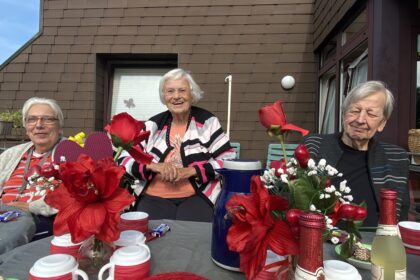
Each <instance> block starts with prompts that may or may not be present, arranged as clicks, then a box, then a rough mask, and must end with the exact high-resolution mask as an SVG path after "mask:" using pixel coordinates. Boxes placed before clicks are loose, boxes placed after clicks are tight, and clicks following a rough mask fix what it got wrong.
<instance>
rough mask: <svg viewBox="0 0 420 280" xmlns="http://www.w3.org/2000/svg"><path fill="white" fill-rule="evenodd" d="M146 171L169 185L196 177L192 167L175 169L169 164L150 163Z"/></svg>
mask: <svg viewBox="0 0 420 280" xmlns="http://www.w3.org/2000/svg"><path fill="white" fill-rule="evenodd" d="M146 169H147V170H150V171H152V172H155V173H157V174H158V176H160V178H161V180H162V181H164V182H171V183H176V182H179V181H180V180H183V179H188V178H189V177H192V176H196V175H197V173H196V171H195V168H194V167H177V166H175V165H174V164H172V163H170V162H161V163H151V164H149V165H147V166H146Z"/></svg>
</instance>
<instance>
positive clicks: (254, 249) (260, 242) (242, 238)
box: [226, 176, 299, 279]
mask: <svg viewBox="0 0 420 280" xmlns="http://www.w3.org/2000/svg"><path fill="white" fill-rule="evenodd" d="M226 209H227V210H228V212H229V213H230V214H231V215H232V216H233V223H232V225H231V226H230V228H229V231H228V235H227V237H226V241H227V244H228V246H229V249H230V250H232V251H236V252H238V253H239V254H240V267H241V270H242V271H243V272H244V273H245V275H246V276H247V279H253V278H254V276H255V275H257V273H258V272H259V271H261V270H262V268H263V266H264V262H265V259H266V256H267V249H271V250H272V251H273V252H275V253H276V254H279V255H288V254H291V255H296V254H298V250H299V249H298V244H297V242H296V240H295V239H294V238H293V234H292V232H291V229H290V227H289V225H288V224H287V223H286V222H285V221H283V220H281V219H275V218H273V216H272V212H273V211H284V210H286V209H288V202H287V200H286V199H285V198H283V197H280V196H275V195H270V194H269V193H268V190H267V189H266V188H265V187H264V185H263V183H262V181H261V179H260V176H253V177H252V179H251V194H250V195H242V194H241V195H233V196H232V197H231V198H230V199H229V201H228V202H227V204H226Z"/></svg>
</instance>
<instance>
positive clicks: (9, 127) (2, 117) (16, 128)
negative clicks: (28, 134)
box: [0, 110, 24, 137]
mask: <svg viewBox="0 0 420 280" xmlns="http://www.w3.org/2000/svg"><path fill="white" fill-rule="evenodd" d="M22 130H23V131H22ZM0 135H1V136H3V137H5V136H6V135H15V136H19V137H23V136H24V129H23V125H22V111H21V110H15V111H5V112H1V113H0Z"/></svg>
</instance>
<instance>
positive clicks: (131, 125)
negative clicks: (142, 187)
mask: <svg viewBox="0 0 420 280" xmlns="http://www.w3.org/2000/svg"><path fill="white" fill-rule="evenodd" d="M144 127H145V125H144V123H143V122H142V121H138V120H136V119H134V118H133V117H132V116H131V115H129V114H127V113H120V114H117V115H115V116H113V117H112V121H111V124H108V125H106V126H105V130H106V131H107V132H108V133H109V134H111V138H112V143H113V145H114V146H115V147H122V148H123V149H124V150H126V151H128V153H129V154H130V155H131V156H132V157H133V158H134V159H135V160H136V161H138V162H140V163H143V164H149V163H150V162H151V161H152V159H153V157H152V156H151V155H149V154H147V153H145V152H144V151H143V150H142V149H141V148H140V147H139V146H137V145H138V144H139V143H140V142H142V141H144V140H147V138H149V135H150V131H144V130H143V128H144Z"/></svg>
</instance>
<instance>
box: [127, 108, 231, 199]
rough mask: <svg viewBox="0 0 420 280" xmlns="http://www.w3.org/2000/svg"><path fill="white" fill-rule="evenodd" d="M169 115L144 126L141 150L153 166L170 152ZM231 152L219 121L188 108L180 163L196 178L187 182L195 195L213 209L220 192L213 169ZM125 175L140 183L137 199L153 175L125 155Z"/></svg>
mask: <svg viewBox="0 0 420 280" xmlns="http://www.w3.org/2000/svg"><path fill="white" fill-rule="evenodd" d="M171 122H172V115H171V113H170V112H169V111H165V112H163V113H160V114H158V115H156V116H154V117H152V118H151V119H150V120H149V121H147V122H146V123H145V124H146V128H145V129H146V130H149V131H150V137H149V139H148V141H147V142H146V143H142V146H143V148H144V150H145V151H146V152H148V153H149V154H150V155H152V156H153V162H156V163H157V162H163V161H164V159H165V157H166V156H167V155H168V153H169V152H170V151H171V150H172V149H173V148H172V147H171V146H170V142H169V134H170V129H171ZM234 158H235V151H234V149H233V148H232V147H231V146H230V142H229V139H228V137H227V135H226V134H225V133H224V132H223V129H222V126H221V125H220V123H219V120H218V119H217V117H216V116H214V115H213V114H212V113H210V112H209V111H206V110H204V109H201V108H198V107H194V106H193V107H191V112H190V117H189V121H188V126H187V131H186V132H185V135H184V138H183V141H182V145H181V159H182V163H183V166H184V167H190V166H192V167H194V168H195V170H196V173H197V178H196V179H193V178H189V181H190V182H191V184H192V186H193V187H194V189H195V191H196V193H197V194H202V195H203V197H204V198H206V200H207V201H208V202H209V203H210V204H211V205H213V204H214V203H215V202H216V199H217V196H218V195H219V193H220V191H221V184H220V180H219V179H220V178H219V175H217V174H216V173H215V169H218V168H222V160H225V159H234ZM119 162H120V164H121V165H123V166H124V167H125V169H126V171H127V173H128V174H130V175H131V176H133V177H134V178H137V179H140V188H139V189H138V190H136V191H135V194H136V195H137V196H140V195H141V194H142V193H143V192H144V191H145V190H146V188H147V186H148V184H149V182H150V181H151V180H152V179H153V176H154V175H155V174H152V173H151V172H149V171H147V170H146V166H145V165H143V164H139V163H137V162H136V161H135V160H134V159H133V158H131V157H130V156H129V155H128V154H127V153H123V154H122V157H121V158H120V160H119Z"/></svg>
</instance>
